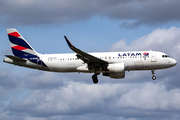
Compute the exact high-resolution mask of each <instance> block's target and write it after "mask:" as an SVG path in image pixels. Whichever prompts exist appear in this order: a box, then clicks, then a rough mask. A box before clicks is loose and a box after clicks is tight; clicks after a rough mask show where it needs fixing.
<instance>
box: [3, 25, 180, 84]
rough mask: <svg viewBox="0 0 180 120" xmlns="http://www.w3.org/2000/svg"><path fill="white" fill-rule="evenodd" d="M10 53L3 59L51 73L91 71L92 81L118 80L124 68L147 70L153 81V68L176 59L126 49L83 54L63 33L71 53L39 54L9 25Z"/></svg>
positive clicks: (159, 67) (166, 65)
mask: <svg viewBox="0 0 180 120" xmlns="http://www.w3.org/2000/svg"><path fill="white" fill-rule="evenodd" d="M7 33H8V37H9V40H10V44H11V48H12V52H13V54H14V56H13V55H5V56H6V57H7V58H5V59H4V62H6V63H10V64H14V65H18V66H23V67H28V68H33V69H38V70H44V71H51V72H83V73H94V74H93V76H92V79H93V82H94V83H95V84H96V83H98V78H97V76H98V75H99V74H101V73H102V75H103V76H108V77H110V78H115V79H121V78H125V71H132V70H151V72H152V79H153V80H155V79H156V76H155V75H154V74H155V72H154V71H155V70H158V69H166V68H170V67H173V66H175V65H176V64H177V62H176V60H175V59H173V58H170V57H169V56H168V55H167V54H165V53H163V52H157V51H151V50H150V51H128V52H96V53H86V52H84V51H82V50H80V49H78V48H76V47H75V46H74V45H73V44H72V43H71V42H70V41H69V40H68V38H67V37H66V36H64V38H65V40H66V42H67V44H68V46H69V48H70V49H71V50H73V51H74V52H75V53H68V54H40V53H38V52H36V51H35V50H34V49H33V48H32V47H31V46H30V44H29V43H28V42H27V41H26V40H25V39H24V38H23V37H22V36H21V35H20V33H19V32H18V31H17V30H16V29H14V28H12V29H7Z"/></svg>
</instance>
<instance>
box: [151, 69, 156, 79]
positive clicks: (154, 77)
mask: <svg viewBox="0 0 180 120" xmlns="http://www.w3.org/2000/svg"><path fill="white" fill-rule="evenodd" d="M151 72H152V75H153V76H152V79H153V80H155V79H156V76H155V75H154V74H155V72H154V70H151Z"/></svg>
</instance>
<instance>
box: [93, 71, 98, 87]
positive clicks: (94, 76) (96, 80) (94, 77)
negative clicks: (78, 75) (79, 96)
mask: <svg viewBox="0 0 180 120" xmlns="http://www.w3.org/2000/svg"><path fill="white" fill-rule="evenodd" d="M97 75H98V74H96V73H95V74H94V75H93V76H92V79H93V83H94V84H97V83H98V78H97Z"/></svg>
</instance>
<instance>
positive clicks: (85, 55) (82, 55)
mask: <svg viewBox="0 0 180 120" xmlns="http://www.w3.org/2000/svg"><path fill="white" fill-rule="evenodd" d="M64 38H65V39H66V42H67V44H68V46H69V48H71V50H73V51H74V52H75V53H77V55H76V56H77V57H78V59H81V60H82V61H84V62H85V63H87V64H89V63H94V64H99V66H104V65H107V64H108V62H107V61H104V60H102V59H99V58H97V57H95V56H93V55H90V54H88V53H86V52H84V51H82V50H80V49H78V48H76V47H75V46H74V45H73V44H72V43H71V42H70V41H69V39H68V38H67V37H66V36H64Z"/></svg>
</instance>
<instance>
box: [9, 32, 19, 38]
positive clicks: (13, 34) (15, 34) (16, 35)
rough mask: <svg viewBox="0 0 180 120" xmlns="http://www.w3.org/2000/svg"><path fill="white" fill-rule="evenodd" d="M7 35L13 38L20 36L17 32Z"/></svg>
mask: <svg viewBox="0 0 180 120" xmlns="http://www.w3.org/2000/svg"><path fill="white" fill-rule="evenodd" d="M8 35H11V36H14V37H20V36H21V35H20V34H19V33H18V32H12V33H9V34H8Z"/></svg>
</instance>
